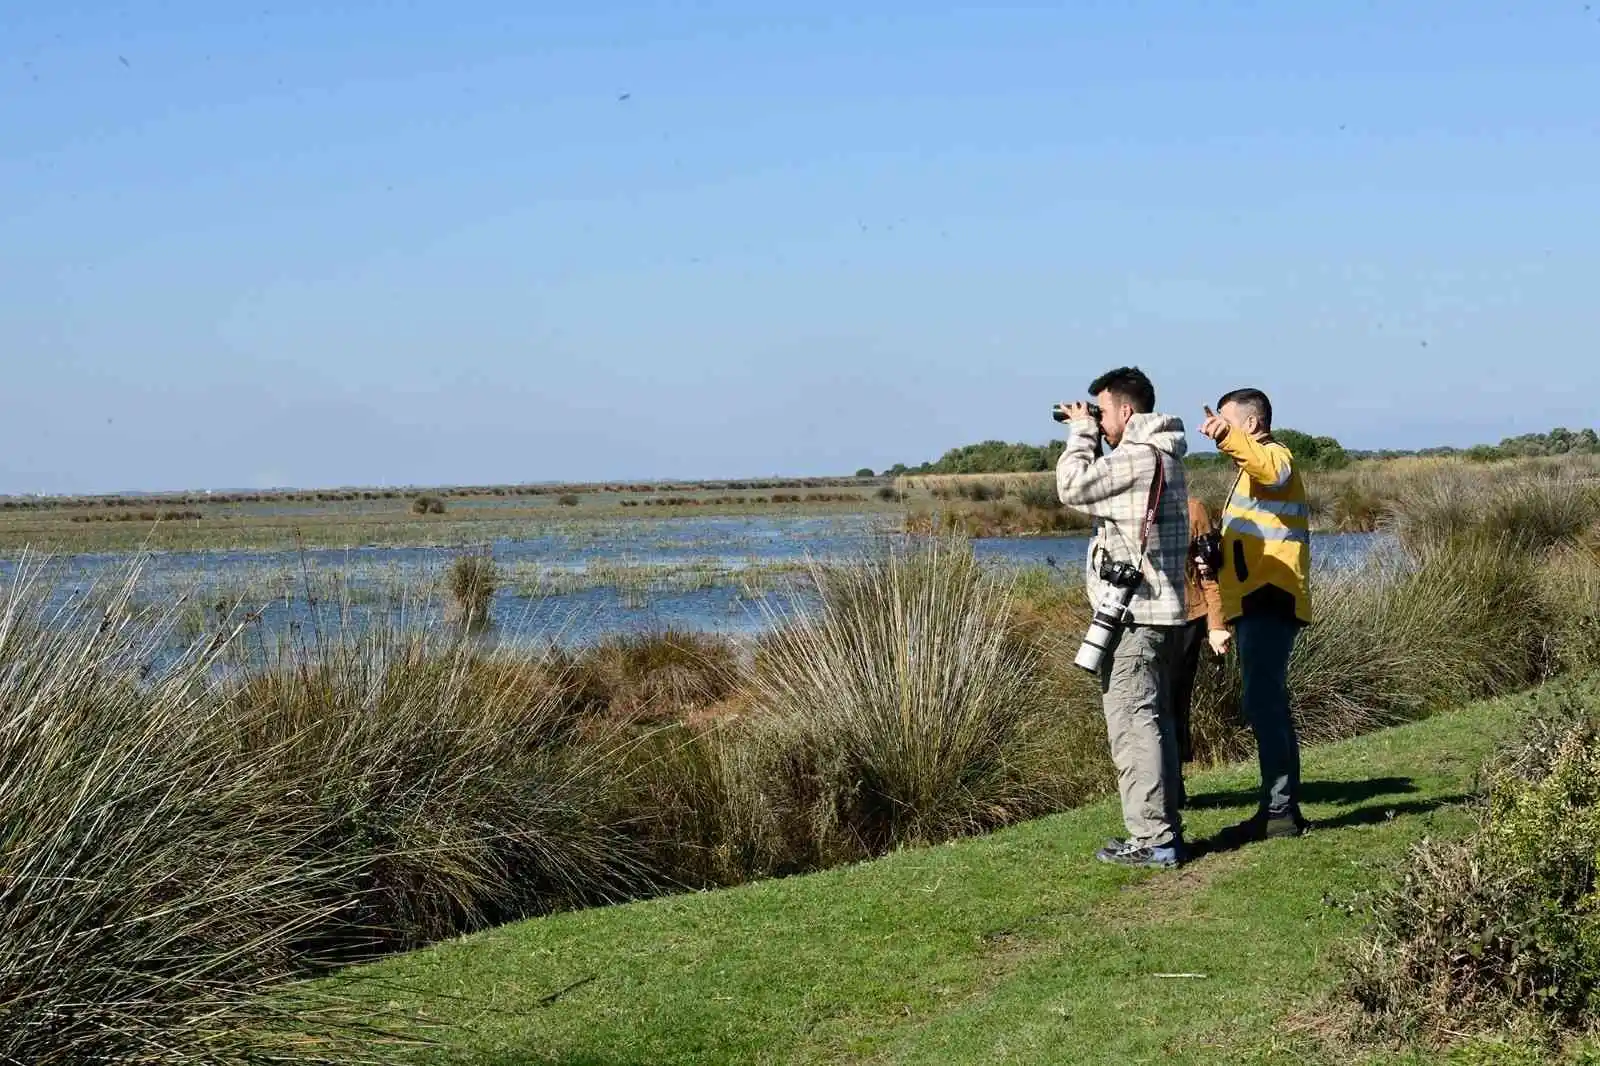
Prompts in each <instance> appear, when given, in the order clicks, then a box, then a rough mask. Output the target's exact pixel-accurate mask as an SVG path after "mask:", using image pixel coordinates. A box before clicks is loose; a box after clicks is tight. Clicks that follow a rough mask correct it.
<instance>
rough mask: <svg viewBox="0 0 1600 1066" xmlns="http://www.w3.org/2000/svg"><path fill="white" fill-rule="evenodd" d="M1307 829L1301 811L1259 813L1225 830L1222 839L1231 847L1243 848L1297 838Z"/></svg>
mask: <svg viewBox="0 0 1600 1066" xmlns="http://www.w3.org/2000/svg"><path fill="white" fill-rule="evenodd" d="M1306 828H1307V826H1306V820H1305V818H1303V817H1302V816H1301V814H1300V812H1299V811H1288V812H1285V813H1284V814H1271V813H1269V812H1267V811H1257V812H1256V813H1255V814H1253V815H1251V816H1250V817H1249V818H1246V819H1245V820H1244V821H1242V822H1240V823H1239V824H1238V825H1234V826H1230V827H1228V828H1227V829H1224V830H1223V831H1222V833H1221V838H1222V839H1223V840H1224V841H1225V842H1226V843H1228V844H1230V845H1233V846H1241V845H1244V844H1249V843H1252V842H1254V841H1258V840H1281V839H1283V838H1285V837H1297V836H1300V835H1301V834H1302V833H1304V832H1305V831H1306Z"/></svg>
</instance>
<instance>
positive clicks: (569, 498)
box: [556, 492, 578, 507]
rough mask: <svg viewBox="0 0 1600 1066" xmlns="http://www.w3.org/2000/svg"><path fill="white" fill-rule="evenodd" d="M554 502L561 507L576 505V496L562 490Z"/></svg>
mask: <svg viewBox="0 0 1600 1066" xmlns="http://www.w3.org/2000/svg"><path fill="white" fill-rule="evenodd" d="M556 503H558V504H559V505H561V506H562V507H576V506H578V497H577V496H576V495H575V494H573V493H570V492H564V493H562V494H561V495H560V496H558V497H557V498H556Z"/></svg>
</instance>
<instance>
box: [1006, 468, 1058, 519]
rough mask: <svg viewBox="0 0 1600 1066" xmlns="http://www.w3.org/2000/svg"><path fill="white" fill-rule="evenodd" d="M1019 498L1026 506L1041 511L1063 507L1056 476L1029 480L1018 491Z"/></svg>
mask: <svg viewBox="0 0 1600 1066" xmlns="http://www.w3.org/2000/svg"><path fill="white" fill-rule="evenodd" d="M1017 500H1018V502H1020V503H1021V504H1022V506H1024V507H1032V508H1035V509H1037V510H1040V511H1054V510H1057V509H1059V508H1060V507H1061V497H1060V496H1058V495H1057V494H1056V481H1055V477H1054V476H1046V477H1042V478H1038V479H1036V480H1033V481H1029V482H1027V483H1026V484H1024V485H1023V486H1022V488H1021V489H1019V490H1018V491H1017Z"/></svg>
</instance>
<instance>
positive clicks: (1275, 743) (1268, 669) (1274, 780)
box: [1234, 614, 1300, 818]
mask: <svg viewBox="0 0 1600 1066" xmlns="http://www.w3.org/2000/svg"><path fill="white" fill-rule="evenodd" d="M1299 631H1300V627H1299V625H1298V624H1297V623H1295V622H1292V621H1290V620H1289V619H1287V618H1284V617H1282V616H1280V615H1275V614H1247V615H1245V616H1244V617H1242V618H1240V619H1239V620H1238V621H1237V622H1235V623H1234V636H1235V639H1236V640H1237V641H1238V644H1239V670H1240V673H1241V674H1243V677H1244V693H1243V703H1244V717H1245V721H1247V722H1249V723H1250V731H1251V732H1252V733H1254V734H1255V736H1256V750H1257V752H1258V754H1259V757H1260V760H1261V809H1262V811H1263V812H1265V813H1266V814H1267V816H1268V817H1271V818H1281V817H1286V816H1291V815H1293V816H1298V815H1299V813H1300V738H1299V736H1298V735H1296V733H1295V729H1294V718H1293V717H1292V716H1291V715H1290V713H1289V653H1290V652H1291V651H1293V650H1294V638H1295V636H1296V635H1297V634H1298V633H1299Z"/></svg>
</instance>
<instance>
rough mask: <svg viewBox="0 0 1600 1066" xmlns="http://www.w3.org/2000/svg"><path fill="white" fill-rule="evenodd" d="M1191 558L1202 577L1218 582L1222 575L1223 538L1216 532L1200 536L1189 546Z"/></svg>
mask: <svg viewBox="0 0 1600 1066" xmlns="http://www.w3.org/2000/svg"><path fill="white" fill-rule="evenodd" d="M1189 558H1191V559H1193V560H1194V568H1195V569H1196V570H1198V571H1199V572H1200V576H1201V577H1203V578H1205V579H1206V580H1207V581H1214V580H1216V577H1217V575H1218V574H1220V573H1222V537H1221V536H1220V535H1219V534H1217V533H1215V532H1211V533H1202V534H1200V535H1199V536H1198V537H1196V538H1194V540H1193V541H1192V542H1191V543H1190V544H1189Z"/></svg>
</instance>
